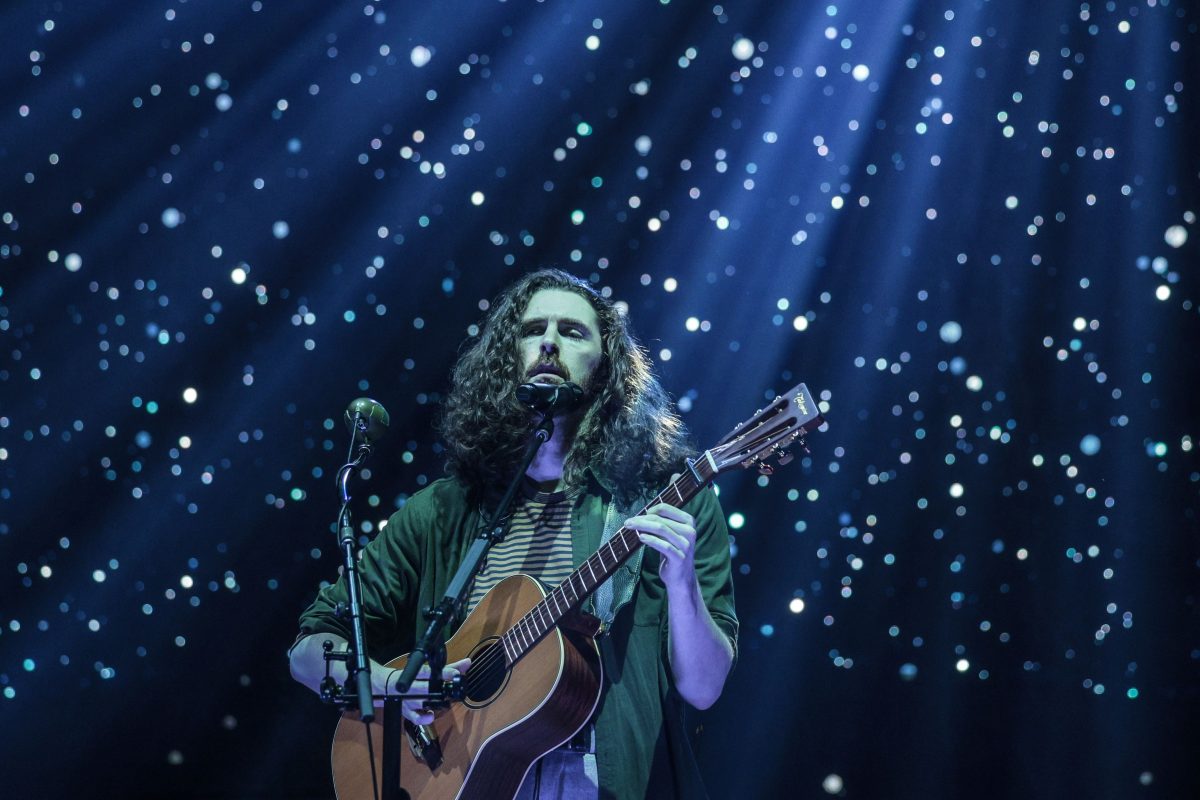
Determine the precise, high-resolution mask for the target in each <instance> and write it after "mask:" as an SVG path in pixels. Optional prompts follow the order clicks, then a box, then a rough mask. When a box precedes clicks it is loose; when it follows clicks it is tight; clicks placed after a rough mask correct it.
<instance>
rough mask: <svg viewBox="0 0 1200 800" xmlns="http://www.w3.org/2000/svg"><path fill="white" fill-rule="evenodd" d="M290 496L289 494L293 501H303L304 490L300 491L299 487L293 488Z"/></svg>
mask: <svg viewBox="0 0 1200 800" xmlns="http://www.w3.org/2000/svg"><path fill="white" fill-rule="evenodd" d="M290 494H291V496H292V499H293V500H303V499H304V490H303V489H301V488H300V487H299V486H297V487H295V488H293V489H292V491H291V493H290Z"/></svg>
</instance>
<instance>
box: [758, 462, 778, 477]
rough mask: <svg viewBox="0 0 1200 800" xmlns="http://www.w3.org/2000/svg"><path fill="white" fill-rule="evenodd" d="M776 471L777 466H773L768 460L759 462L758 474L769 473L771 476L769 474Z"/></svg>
mask: <svg viewBox="0 0 1200 800" xmlns="http://www.w3.org/2000/svg"><path fill="white" fill-rule="evenodd" d="M774 472H775V468H774V467H772V466H771V465H770V464H768V463H767V462H765V461H763V462H760V463H759V465H758V474H759V475H768V476H769V475H771V474H773V473H774Z"/></svg>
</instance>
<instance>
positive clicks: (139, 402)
mask: <svg viewBox="0 0 1200 800" xmlns="http://www.w3.org/2000/svg"><path fill="white" fill-rule="evenodd" d="M132 402H133V407H134V408H141V407H142V398H140V397H138V396H137V395H136V394H135V395H134V396H133V401H132Z"/></svg>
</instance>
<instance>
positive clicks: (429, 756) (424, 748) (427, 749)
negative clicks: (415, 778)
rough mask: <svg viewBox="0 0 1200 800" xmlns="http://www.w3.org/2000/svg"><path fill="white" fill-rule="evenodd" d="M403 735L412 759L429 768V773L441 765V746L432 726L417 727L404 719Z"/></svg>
mask: <svg viewBox="0 0 1200 800" xmlns="http://www.w3.org/2000/svg"><path fill="white" fill-rule="evenodd" d="M404 733H405V736H406V738H407V739H408V747H409V749H410V750H412V754H413V758H415V759H417V761H420V762H421V763H422V764H425V765H426V766H427V767H429V771H430V772H432V771H433V770H435V769H437V768H438V767H440V766H441V765H442V746H441V744H439V743H438V737H437V731H435V730H434V729H433V726H432V725H417V724H416V723H415V722H412V721H410V720H407V719H406V720H404Z"/></svg>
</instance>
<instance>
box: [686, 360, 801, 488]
mask: <svg viewBox="0 0 1200 800" xmlns="http://www.w3.org/2000/svg"><path fill="white" fill-rule="evenodd" d="M824 423H825V418H824V417H822V416H821V412H820V410H819V409H818V408H817V403H816V401H815V400H814V399H813V396H812V395H811V394H810V393H809V391H808V387H807V386H805V385H804V384H803V383H798V384H796V385H795V386H793V387H792V388H791V390H790V391H788V392H787V394H784V395H782V396H780V397H776V398H775V399H774V400H772V401H771V403H770V404H769V405H768V406H767V407H766V408H763V409H760V410H759V411H757V412H755V414H754V416H752V417H750V419H748V420H746V421H745V422H741V423H739V424H738V425H737V426H736V427H735V428H734V429H733V430H732V431H730V432H729V433H728V434H726V436H725V438H724V439H722V440H721V441H720V442H718V443H717V445H716V447H713V448H712V449H711V450H709V451H708V452H709V455H710V456H712V460H713V462H714V463H715V465H716V471H717V473H720V472H724V471H725V470H729V469H732V468H733V467H734V466H739V467H742V468H749V467H752V466H756V465H757V466H758V468H759V469H760V470H761V471H762V472H764V473H765V474H770V473H771V470H772V467H771V464H770V461H771V460H775V461H776V462H777V463H778V464H780V465H781V466H782V465H783V464H786V463H788V462H789V461H791V460H792V456H791V454H790V453H788V452H787V451H786V450H785V449H784V448H786V447H787V446H788V445H790V444H792V443H793V442H795V441H797V440H799V442H800V446H801V447H803V446H804V438H803V437H805V436H807V435H808V434H809V433H810V432H811V431H813V430H815V429H816V428H819V427H820V426H821V425H823V424H824Z"/></svg>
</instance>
